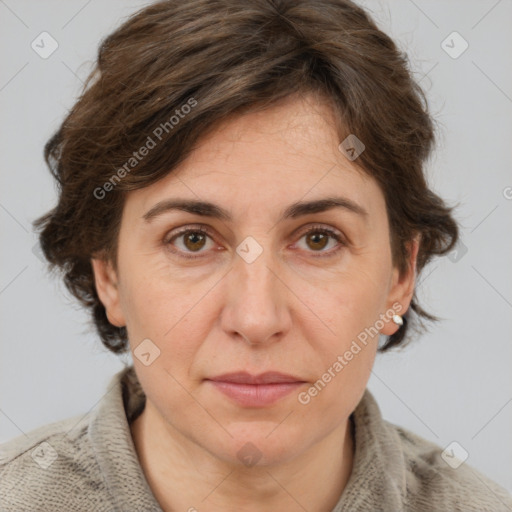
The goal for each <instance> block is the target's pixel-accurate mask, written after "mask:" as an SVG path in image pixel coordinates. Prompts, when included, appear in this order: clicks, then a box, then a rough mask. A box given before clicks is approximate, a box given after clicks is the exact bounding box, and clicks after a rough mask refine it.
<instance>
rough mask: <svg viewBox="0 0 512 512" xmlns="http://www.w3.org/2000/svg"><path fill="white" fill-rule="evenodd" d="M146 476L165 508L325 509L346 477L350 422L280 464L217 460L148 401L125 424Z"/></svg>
mask: <svg viewBox="0 0 512 512" xmlns="http://www.w3.org/2000/svg"><path fill="white" fill-rule="evenodd" d="M130 428H131V433H132V437H133V441H134V445H135V449H136V451H137V454H138V457H139V461H140V464H141V467H142V469H143V471H144V474H145V477H146V480H147V481H148V484H149V486H150V488H151V490H152V492H153V494H154V496H155V498H156V500H157V501H158V502H159V504H160V506H161V508H162V510H164V512H171V511H175V510H187V511H188V510H190V511H194V510H197V511H200V510H204V509H205V508H206V507H207V508H208V511H210V512H217V511H223V512H226V511H231V510H232V511H235V510H236V511H238V510H244V511H247V512H252V511H261V510H287V511H290V512H294V511H300V512H303V511H304V510H311V511H313V510H321V511H328V512H330V511H331V510H332V509H333V508H334V506H335V505H336V503H337V502H338V500H339V498H340V496H341V494H342V492H343V489H344V488H345V486H346V484H347V481H348V479H349V477H350V474H351V471H352V465H353V458H354V449H355V447H354V436H353V430H352V422H351V421H350V420H347V421H346V422H344V423H343V424H342V425H340V426H338V427H336V428H335V429H334V430H333V431H332V432H331V433H330V434H329V435H328V436H326V437H324V438H323V439H321V440H320V441H318V442H317V443H316V444H314V445H312V446H311V447H310V448H309V449H308V450H307V451H305V452H303V453H300V454H297V455H296V456H295V457H294V458H293V459H291V460H288V461H286V462H285V463H281V464H273V465H268V466H264V467H260V466H257V465H256V466H253V467H245V466H243V465H241V464H236V463H234V462H233V463H231V464H230V463H229V462H226V461H224V460H220V459H218V458H217V457H215V456H213V455H212V454H211V453H209V452H208V451H206V450H205V449H204V448H202V447H201V446H199V445H198V444H196V443H194V442H193V441H192V440H191V439H189V438H187V437H185V436H183V435H182V434H181V433H180V432H178V431H177V430H176V429H174V428H173V427H172V426H170V425H169V424H167V423H165V422H164V421H163V419H162V418H161V417H160V416H159V414H158V412H157V411H156V409H155V408H154V407H152V406H151V403H150V402H149V401H146V406H145V408H144V410H143V412H142V413H141V414H140V415H139V417H138V418H136V419H135V420H134V421H133V422H132V423H131V425H130Z"/></svg>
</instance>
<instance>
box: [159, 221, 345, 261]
mask: <svg viewBox="0 0 512 512" xmlns="http://www.w3.org/2000/svg"><path fill="white" fill-rule="evenodd" d="M189 233H201V234H203V235H206V236H208V237H209V238H211V239H213V236H212V234H211V233H210V230H208V229H207V228H205V227H203V226H198V227H194V228H192V227H190V226H189V227H187V228H184V229H182V230H180V231H178V232H176V233H174V234H173V235H172V236H171V237H169V236H167V235H166V236H165V237H164V240H163V243H164V245H166V246H170V245H172V243H171V242H173V241H174V240H176V239H177V238H179V237H180V236H183V235H187V234H189ZM311 233H322V234H324V235H328V236H330V237H331V238H333V239H334V240H336V242H338V244H339V246H338V247H337V248H335V249H331V250H329V251H311V252H313V253H315V252H317V253H319V254H316V255H314V256H313V257H314V258H329V257H332V256H335V255H336V254H337V253H338V252H339V251H340V250H341V249H342V248H343V247H345V246H346V243H345V241H344V239H343V237H342V236H341V235H340V234H339V233H338V232H337V231H335V230H333V229H331V228H327V227H325V226H310V227H309V229H308V230H306V231H304V232H301V234H300V237H299V240H300V239H301V238H303V237H304V236H306V235H309V234H311ZM171 252H172V253H174V254H177V255H179V256H180V257H183V258H186V259H197V258H201V257H202V256H201V255H200V254H201V253H198V255H197V256H190V254H192V253H185V252H183V251H181V250H178V251H176V250H174V249H172V250H171Z"/></svg>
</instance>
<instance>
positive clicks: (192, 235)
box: [183, 231, 206, 252]
mask: <svg viewBox="0 0 512 512" xmlns="http://www.w3.org/2000/svg"><path fill="white" fill-rule="evenodd" d="M183 240H184V245H185V247H186V248H187V249H189V250H191V251H193V252H195V251H198V250H200V249H201V248H202V247H203V246H204V242H205V240H206V236H205V235H204V234H203V233H198V232H197V231H191V232H189V233H186V234H185V235H184V238H183Z"/></svg>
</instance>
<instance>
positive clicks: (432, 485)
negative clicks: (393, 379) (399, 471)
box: [385, 421, 512, 512]
mask: <svg viewBox="0 0 512 512" xmlns="http://www.w3.org/2000/svg"><path fill="white" fill-rule="evenodd" d="M385 423H386V425H387V427H388V428H391V429H393V430H395V432H396V434H397V435H398V438H399V440H400V443H401V446H402V453H403V456H404V464H405V471H406V488H407V490H406V508H405V509H406V510H411V511H416V510H429V511H432V512H436V511H439V512H441V511H443V512H445V511H447V510H450V511H454V512H456V511H460V512H482V511H489V512H491V511H492V512H501V511H503V512H505V511H510V510H512V495H511V494H510V493H509V492H508V491H507V490H506V489H504V488H503V487H501V486H500V485H499V484H497V483H496V482H494V481H493V480H491V479H490V478H488V477H487V476H485V475H484V474H482V473H481V472H480V471H478V470H477V469H475V468H474V467H473V466H471V465H469V464H468V463H467V461H462V459H463V458H465V456H464V452H462V450H461V449H460V448H459V449H458V448H457V447H453V446H452V445H451V444H450V445H449V446H448V447H446V449H445V448H442V447H440V446H439V445H437V444H435V443H433V442H431V441H428V440H427V439H424V438H423V437H421V436H419V435H417V434H415V433H414V432H411V431H409V430H407V429H405V428H403V427H400V426H396V425H393V424H391V423H389V422H387V421H386V422H385ZM462 449H463V448H462ZM459 450H460V451H459ZM457 455H459V458H457Z"/></svg>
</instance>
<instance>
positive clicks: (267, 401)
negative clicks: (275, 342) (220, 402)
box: [206, 372, 306, 407]
mask: <svg viewBox="0 0 512 512" xmlns="http://www.w3.org/2000/svg"><path fill="white" fill-rule="evenodd" d="M206 382H208V383H211V384H212V385H213V387H214V388H215V389H216V390H217V391H220V392H221V393H222V394H223V395H224V396H227V397H228V398H229V399H231V400H232V401H234V402H236V403H237V405H239V406H242V407H266V406H269V405H272V404H274V403H275V402H277V401H279V400H280V399H282V398H284V397H285V396H287V395H289V394H290V393H292V392H293V391H296V390H297V389H298V388H299V387H300V386H302V385H303V384H304V383H305V382H306V381H304V380H301V379H300V378H299V377H295V376H293V375H289V374H285V373H281V372H265V373H262V374H260V375H251V374H250V373H247V372H235V373H226V374H224V375H219V376H217V377H212V378H209V379H206Z"/></svg>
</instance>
